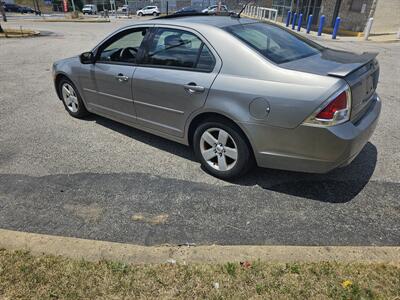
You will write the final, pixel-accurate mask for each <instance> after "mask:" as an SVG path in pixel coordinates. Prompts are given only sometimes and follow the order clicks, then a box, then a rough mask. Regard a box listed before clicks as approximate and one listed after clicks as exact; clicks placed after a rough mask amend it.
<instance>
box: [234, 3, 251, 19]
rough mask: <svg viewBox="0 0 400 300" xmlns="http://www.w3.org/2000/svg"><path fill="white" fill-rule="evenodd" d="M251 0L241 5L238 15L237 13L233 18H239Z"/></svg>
mask: <svg viewBox="0 0 400 300" xmlns="http://www.w3.org/2000/svg"><path fill="white" fill-rule="evenodd" d="M252 1H253V0H249V1H247V2H246V4H245V5H243V7H242V9H241V10H240V11H239V13H237V14H236V15H234V16H233V17H234V18H238V19H239V18H240V15H241V13H242V12H243V11H244V10H245V9H246V7H247V5H249V4H250V3H251V2H252Z"/></svg>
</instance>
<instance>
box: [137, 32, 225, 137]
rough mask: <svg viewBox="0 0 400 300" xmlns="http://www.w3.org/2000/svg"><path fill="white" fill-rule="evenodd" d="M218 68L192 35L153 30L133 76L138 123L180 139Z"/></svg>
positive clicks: (210, 55) (206, 50)
mask: <svg viewBox="0 0 400 300" xmlns="http://www.w3.org/2000/svg"><path fill="white" fill-rule="evenodd" d="M220 66H221V63H220V61H219V60H217V59H216V55H214V53H213V52H212V51H211V50H210V47H208V46H207V45H206V44H205V43H204V42H203V41H202V40H201V39H200V38H199V37H198V36H197V35H196V34H195V33H193V32H190V31H186V30H181V29H178V28H172V27H169V28H155V29H154V32H153V33H152V38H151V39H150V40H149V42H148V44H147V45H146V50H145V54H144V57H143V61H141V62H140V65H138V66H137V68H136V70H135V73H134V75H133V99H134V102H135V108H136V115H137V121H138V123H140V124H141V125H143V126H146V127H148V128H151V129H155V130H158V131H160V132H164V133H167V134H170V135H174V136H179V137H182V136H183V133H184V127H185V123H186V120H187V118H188V116H189V115H190V114H191V113H192V112H193V111H195V110H197V109H199V108H201V107H202V106H203V105H204V103H205V101H206V98H207V94H208V91H209V89H210V87H211V85H212V83H213V81H214V79H215V77H216V76H217V74H218V71H219V69H220Z"/></svg>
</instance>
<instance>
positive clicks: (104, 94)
mask: <svg viewBox="0 0 400 300" xmlns="http://www.w3.org/2000/svg"><path fill="white" fill-rule="evenodd" d="M83 90H84V91H87V92H91V93H94V94H97V95H102V96H107V97H111V98H115V99H118V100H122V101H126V102H129V103H133V100H132V99H128V98H124V97H120V96H115V95H111V94H107V93H103V92H98V91H95V90H92V89H88V88H83Z"/></svg>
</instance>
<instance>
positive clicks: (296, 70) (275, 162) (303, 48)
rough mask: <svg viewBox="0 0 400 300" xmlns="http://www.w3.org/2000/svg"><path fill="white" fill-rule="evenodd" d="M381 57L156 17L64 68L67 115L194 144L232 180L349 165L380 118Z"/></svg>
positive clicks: (198, 20)
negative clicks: (262, 170)
mask: <svg viewBox="0 0 400 300" xmlns="http://www.w3.org/2000/svg"><path fill="white" fill-rule="evenodd" d="M375 57H376V53H362V54H355V53H350V52H344V51H337V50H333V49H329V48H325V47H322V46H320V45H318V44H316V43H314V42H312V41H310V40H307V39H305V38H303V37H301V36H300V35H297V34H295V33H292V32H290V31H288V30H286V29H284V28H281V27H279V26H277V25H275V24H270V23H265V22H258V21H255V20H251V19H246V18H238V17H229V16H183V17H182V16H181V17H170V18H168V17H164V18H156V19H151V20H147V21H143V22H141V23H135V24H133V25H129V26H127V27H124V28H121V29H119V30H117V31H115V32H114V33H112V34H110V35H109V36H108V37H106V38H105V39H104V40H103V41H101V42H100V43H99V44H98V45H97V46H96V47H95V48H94V49H92V50H91V51H89V52H85V53H83V54H81V55H80V56H77V57H72V58H67V59H63V60H60V61H57V62H55V63H54V66H53V75H54V81H55V87H56V91H57V94H58V97H59V98H60V99H61V100H62V102H63V104H64V106H65V109H66V111H67V112H68V113H69V114H70V115H71V116H73V117H76V118H82V117H85V116H86V115H88V114H89V113H93V114H98V115H101V116H104V117H107V118H110V119H113V120H115V121H118V122H121V123H124V124H127V125H129V126H133V127H136V128H139V129H141V130H144V131H147V132H150V133H152V134H155V135H158V136H161V137H164V138H167V139H170V140H173V141H176V142H178V143H182V144H185V145H189V146H191V147H193V149H194V152H195V154H196V156H197V158H198V160H199V161H200V163H201V164H202V166H203V167H204V169H205V170H207V172H209V173H211V174H212V175H214V176H216V177H219V178H223V179H228V178H232V177H237V176H240V175H242V174H244V173H245V172H246V171H248V170H249V169H250V168H251V167H252V166H253V165H254V164H256V165H258V166H260V167H267V168H276V169H283V170H293V171H302V172H312V173H325V172H328V171H330V170H332V169H334V168H337V167H342V166H345V165H348V164H349V163H350V162H351V161H352V160H353V159H354V158H355V157H356V156H357V154H358V153H359V152H360V151H361V150H362V149H363V147H364V145H365V144H366V143H367V142H368V139H369V138H370V137H371V135H372V133H373V131H374V129H375V127H376V124H377V120H378V117H379V114H380V111H381V101H380V99H379V97H378V95H377V94H376V92H375V90H376V87H377V83H378V77H379V65H378V62H377V60H376V58H375Z"/></svg>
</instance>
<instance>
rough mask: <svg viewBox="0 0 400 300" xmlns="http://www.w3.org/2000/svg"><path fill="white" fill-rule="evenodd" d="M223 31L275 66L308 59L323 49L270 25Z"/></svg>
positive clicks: (234, 26) (255, 24) (243, 26)
mask: <svg viewBox="0 0 400 300" xmlns="http://www.w3.org/2000/svg"><path fill="white" fill-rule="evenodd" d="M224 29H225V30H226V31H227V32H229V33H231V34H232V35H234V36H235V37H237V38H238V39H240V40H241V41H243V42H244V43H246V44H247V45H249V46H250V47H252V48H254V49H255V50H257V51H258V52H259V53H261V54H262V55H263V56H265V57H266V58H267V59H269V60H270V61H272V62H274V63H276V64H281V63H285V62H289V61H293V60H297V59H300V58H304V57H308V56H311V55H314V54H317V53H320V51H321V50H322V49H323V48H322V47H321V46H319V45H317V44H314V43H312V42H309V41H306V40H305V39H302V38H300V37H298V36H296V35H294V34H292V33H290V32H288V31H286V30H284V29H282V28H279V27H278V26H275V25H271V24H266V23H250V24H240V25H233V26H228V27H225V28H224Z"/></svg>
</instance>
